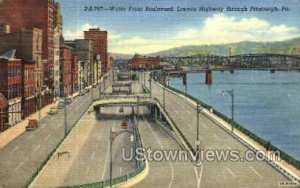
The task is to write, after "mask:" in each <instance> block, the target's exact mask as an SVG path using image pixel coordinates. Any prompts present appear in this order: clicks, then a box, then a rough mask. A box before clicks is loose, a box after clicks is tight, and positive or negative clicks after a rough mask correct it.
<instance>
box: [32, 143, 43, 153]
mask: <svg viewBox="0 0 300 188" xmlns="http://www.w3.org/2000/svg"><path fill="white" fill-rule="evenodd" d="M40 147H41V145H40V144H39V145H37V146H36V147H35V148H34V150H33V152H35V151H36V150H38V149H39V148H40Z"/></svg>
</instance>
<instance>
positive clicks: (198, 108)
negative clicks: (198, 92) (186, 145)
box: [196, 103, 200, 151]
mask: <svg viewBox="0 0 300 188" xmlns="http://www.w3.org/2000/svg"><path fill="white" fill-rule="evenodd" d="M196 108H197V109H196V111H197V114H196V115H197V133H196V134H197V136H196V145H197V151H199V145H200V140H199V113H200V105H199V104H198V103H197V107H196Z"/></svg>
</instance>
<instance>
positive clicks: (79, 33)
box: [64, 23, 97, 40]
mask: <svg viewBox="0 0 300 188" xmlns="http://www.w3.org/2000/svg"><path fill="white" fill-rule="evenodd" d="M95 27H97V26H95V25H92V24H89V23H86V24H84V25H82V26H80V27H79V28H77V29H76V30H75V31H71V30H66V31H64V37H65V38H66V39H67V40H74V39H82V38H83V31H87V30H89V29H90V28H95Z"/></svg>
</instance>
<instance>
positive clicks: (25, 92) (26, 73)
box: [21, 61, 38, 119]
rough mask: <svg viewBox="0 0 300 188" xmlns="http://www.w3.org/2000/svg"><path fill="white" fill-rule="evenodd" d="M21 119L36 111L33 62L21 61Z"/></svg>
mask: <svg viewBox="0 0 300 188" xmlns="http://www.w3.org/2000/svg"><path fill="white" fill-rule="evenodd" d="M21 93H22V118H23V119H24V118H26V117H28V116H29V115H30V114H32V113H34V112H35V111H36V110H37V103H38V101H37V97H36V94H37V93H36V87H35V62H34V61H22V92H21Z"/></svg>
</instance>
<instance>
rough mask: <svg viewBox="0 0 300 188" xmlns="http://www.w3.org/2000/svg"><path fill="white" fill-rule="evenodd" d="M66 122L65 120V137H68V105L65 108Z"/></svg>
mask: <svg viewBox="0 0 300 188" xmlns="http://www.w3.org/2000/svg"><path fill="white" fill-rule="evenodd" d="M64 120H65V137H67V132H68V122H67V105H65V106H64Z"/></svg>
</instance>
